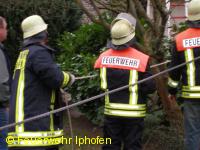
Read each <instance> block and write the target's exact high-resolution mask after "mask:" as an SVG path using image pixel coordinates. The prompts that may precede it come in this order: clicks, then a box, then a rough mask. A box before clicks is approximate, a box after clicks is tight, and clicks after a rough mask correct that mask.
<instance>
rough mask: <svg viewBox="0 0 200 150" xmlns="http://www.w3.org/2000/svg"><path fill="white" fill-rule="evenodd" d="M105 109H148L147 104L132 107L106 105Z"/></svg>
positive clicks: (127, 105) (113, 104) (126, 105)
mask: <svg viewBox="0 0 200 150" xmlns="http://www.w3.org/2000/svg"><path fill="white" fill-rule="evenodd" d="M105 107H106V108H112V109H124V110H145V109H146V105H145V104H139V105H130V104H118V103H109V104H106V106H105Z"/></svg>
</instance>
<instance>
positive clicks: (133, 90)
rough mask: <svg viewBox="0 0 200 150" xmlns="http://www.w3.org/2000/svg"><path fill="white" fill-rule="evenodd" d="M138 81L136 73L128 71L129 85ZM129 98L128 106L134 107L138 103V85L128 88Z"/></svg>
mask: <svg viewBox="0 0 200 150" xmlns="http://www.w3.org/2000/svg"><path fill="white" fill-rule="evenodd" d="M137 80H138V72H137V71H136V70H130V77H129V85H132V84H135V83H136V82H137ZM129 91H130V98H129V104H130V105H135V104H137V101H138V85H137V84H136V85H134V86H129Z"/></svg>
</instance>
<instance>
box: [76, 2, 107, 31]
mask: <svg viewBox="0 0 200 150" xmlns="http://www.w3.org/2000/svg"><path fill="white" fill-rule="evenodd" d="M75 2H76V3H77V4H78V5H79V6H80V7H81V9H82V10H83V11H84V12H85V13H86V15H87V16H88V17H89V18H90V19H91V21H92V22H94V23H97V24H101V25H102V26H104V27H105V28H106V29H110V26H109V25H108V24H105V23H104V22H102V21H101V20H99V19H96V16H94V15H93V14H92V13H91V12H90V11H89V10H88V9H87V8H86V7H85V6H84V5H83V3H82V1H81V0H75Z"/></svg>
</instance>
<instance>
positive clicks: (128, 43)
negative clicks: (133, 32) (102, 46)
mask: <svg viewBox="0 0 200 150" xmlns="http://www.w3.org/2000/svg"><path fill="white" fill-rule="evenodd" d="M135 43H136V39H135V38H133V39H132V40H130V41H129V42H127V43H125V44H123V45H114V44H113V43H112V41H108V42H107V45H106V47H107V48H108V49H109V48H111V49H113V50H123V49H127V48H129V47H133V46H134V45H135Z"/></svg>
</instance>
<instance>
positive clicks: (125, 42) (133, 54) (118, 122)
mask: <svg viewBox="0 0 200 150" xmlns="http://www.w3.org/2000/svg"><path fill="white" fill-rule="evenodd" d="M135 25H136V20H135V18H133V17H132V16H131V15H129V14H127V13H120V14H119V15H118V16H117V18H116V19H114V20H113V22H112V23H111V38H112V40H111V41H109V42H108V45H107V47H108V49H107V50H106V51H105V52H103V53H102V54H101V55H100V56H99V58H98V59H97V60H96V63H95V66H94V67H95V68H98V69H100V78H101V88H102V89H103V90H104V91H110V90H113V89H115V88H119V87H121V86H125V85H128V84H129V85H132V84H134V83H136V82H137V81H139V80H141V79H144V78H147V77H149V76H151V73H150V72H149V71H148V67H149V66H148V61H149V56H147V55H145V54H143V53H142V52H140V51H138V50H137V49H135V48H134V43H135V38H134V37H135ZM154 91H155V81H154V80H150V81H147V82H145V83H142V84H136V85H135V86H130V87H129V88H127V89H124V90H122V91H119V92H117V93H113V94H110V95H106V96H105V110H104V115H105V116H104V137H105V138H111V140H112V142H111V144H109V145H104V146H103V150H121V147H122V145H123V146H124V147H123V149H124V150H141V149H142V146H141V137H142V133H143V127H144V117H145V115H146V96H147V94H148V93H152V92H154Z"/></svg>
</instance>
